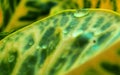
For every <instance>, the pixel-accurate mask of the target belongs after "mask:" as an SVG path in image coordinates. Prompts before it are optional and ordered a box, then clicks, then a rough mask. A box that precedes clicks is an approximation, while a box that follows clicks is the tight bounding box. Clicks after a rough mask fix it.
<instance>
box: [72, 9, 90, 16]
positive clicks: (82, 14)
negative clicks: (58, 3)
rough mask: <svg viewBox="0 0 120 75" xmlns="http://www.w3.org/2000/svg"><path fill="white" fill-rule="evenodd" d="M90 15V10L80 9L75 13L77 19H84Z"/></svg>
mask: <svg viewBox="0 0 120 75" xmlns="http://www.w3.org/2000/svg"><path fill="white" fill-rule="evenodd" d="M88 13H89V11H88V10H85V9H84V10H83V9H79V10H77V11H76V12H75V13H74V16H75V17H83V16H86V15H88Z"/></svg>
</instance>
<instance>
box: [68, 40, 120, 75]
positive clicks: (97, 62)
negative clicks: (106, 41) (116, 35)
mask: <svg viewBox="0 0 120 75" xmlns="http://www.w3.org/2000/svg"><path fill="white" fill-rule="evenodd" d="M66 75H120V40H118V41H116V42H115V43H113V44H111V46H110V47H108V48H106V49H105V50H103V52H101V53H99V55H97V56H95V57H93V58H92V59H90V60H89V61H88V62H86V63H84V64H83V65H81V66H79V67H77V68H76V69H74V70H72V71H71V72H69V73H68V74H66Z"/></svg>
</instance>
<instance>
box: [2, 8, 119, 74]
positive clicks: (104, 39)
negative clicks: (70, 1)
mask: <svg viewBox="0 0 120 75" xmlns="http://www.w3.org/2000/svg"><path fill="white" fill-rule="evenodd" d="M119 26H120V15H119V14H117V13H115V12H112V11H109V10H97V9H96V10H95V9H82V10H66V11H63V12H61V13H59V14H56V15H53V16H49V17H47V18H45V19H42V20H40V21H37V22H35V23H33V24H31V25H29V26H26V27H24V28H22V29H20V30H18V31H16V32H14V33H12V34H10V35H8V36H7V37H5V38H4V39H2V40H1V41H0V75H10V74H11V75H61V74H62V75H64V74H63V73H65V72H66V73H67V72H69V71H70V70H72V69H74V68H76V67H77V66H79V65H81V64H83V63H85V62H86V61H88V60H89V58H91V57H92V56H93V55H95V54H96V53H99V52H101V50H103V49H105V48H106V47H108V46H110V45H111V44H112V43H114V42H115V41H116V40H118V39H119V38H120V28H119Z"/></svg>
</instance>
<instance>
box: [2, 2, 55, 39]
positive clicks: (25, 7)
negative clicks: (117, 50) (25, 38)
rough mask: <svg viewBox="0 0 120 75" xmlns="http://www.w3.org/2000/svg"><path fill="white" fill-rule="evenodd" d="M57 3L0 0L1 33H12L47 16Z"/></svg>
mask: <svg viewBox="0 0 120 75" xmlns="http://www.w3.org/2000/svg"><path fill="white" fill-rule="evenodd" d="M56 4H57V2H54V1H50V0H0V16H1V15H2V17H0V33H1V34H3V33H8V34H10V33H11V32H14V31H16V30H18V29H20V28H22V27H24V26H26V25H29V24H31V23H33V22H35V21H36V20H39V19H41V18H43V17H45V16H47V15H48V14H49V11H50V9H51V8H52V7H53V6H55V5H56ZM1 13H2V14H1ZM8 34H6V35H8ZM4 37H5V36H4V35H3V36H1V37H0V39H2V38H4Z"/></svg>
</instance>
